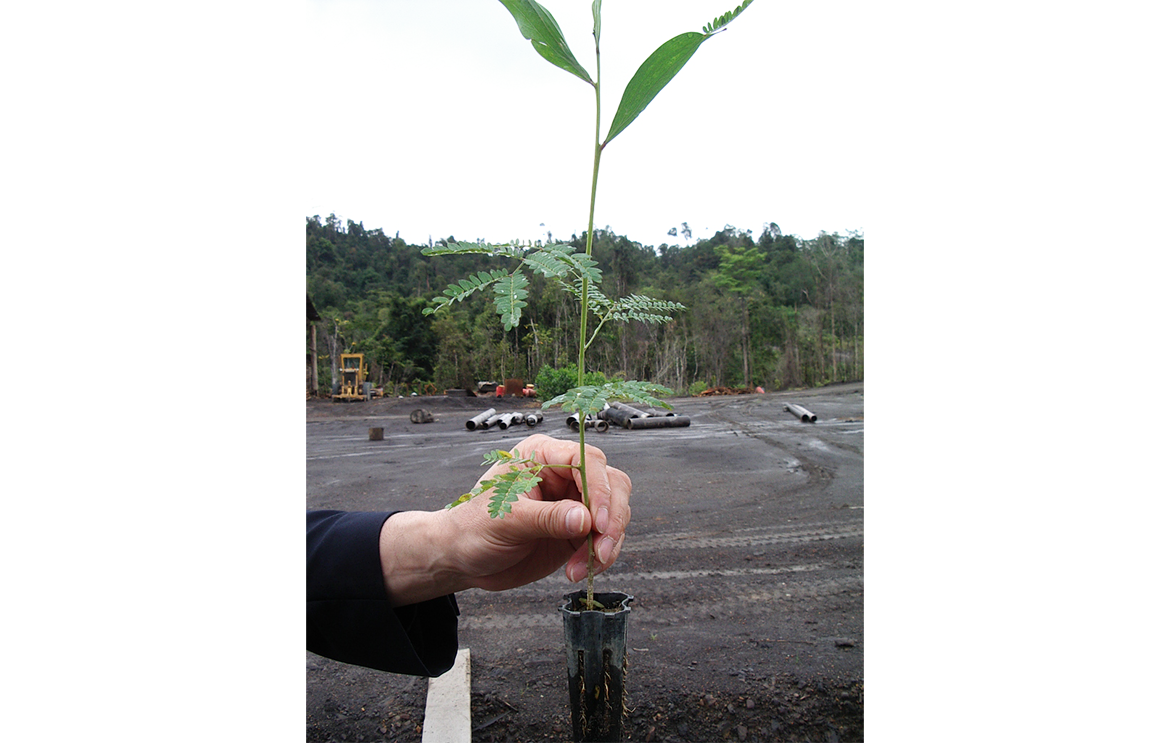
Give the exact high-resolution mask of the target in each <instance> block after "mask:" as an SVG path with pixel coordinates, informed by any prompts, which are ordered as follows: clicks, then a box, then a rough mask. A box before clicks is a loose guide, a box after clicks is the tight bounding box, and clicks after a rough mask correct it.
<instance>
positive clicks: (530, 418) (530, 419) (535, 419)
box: [524, 410, 544, 426]
mask: <svg viewBox="0 0 1170 743" xmlns="http://www.w3.org/2000/svg"><path fill="white" fill-rule="evenodd" d="M542 420H544V413H542V412H541V411H539V410H537V411H536V412H535V413H529V414H528V415H526V416H524V422H525V423H527V424H528V425H529V426H535V425H536V424H537V423H540V422H541V421H542Z"/></svg>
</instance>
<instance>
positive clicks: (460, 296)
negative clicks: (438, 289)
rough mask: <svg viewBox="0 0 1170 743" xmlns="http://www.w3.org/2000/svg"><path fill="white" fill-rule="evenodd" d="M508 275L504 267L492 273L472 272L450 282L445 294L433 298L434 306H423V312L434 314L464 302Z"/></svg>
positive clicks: (444, 291)
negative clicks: (457, 281) (463, 277)
mask: <svg viewBox="0 0 1170 743" xmlns="http://www.w3.org/2000/svg"><path fill="white" fill-rule="evenodd" d="M506 276H508V272H507V271H504V270H502V269H496V270H494V271H491V272H490V273H489V272H487V271H480V272H479V273H473V274H471V276H469V277H467V278H466V279H459V283H457V284H448V285H447V288H446V289H444V290H443V294H444V296H442V297H435V298H434V299H432V300H431V302H433V303H434V306H433V307H425V308H423V314H424V315H432V314H434V313H435V312H438V311H439V310H441V309H443V308H444V307H450V306H451V305H453V304H455V303H456V302H462V301H463V300H464V299H467V298H468V297H470V296H471V295H472V294H474V293H475V292H477V291H479V290H481V289H486V288H487V287H489V286H491V285H492V284H493V283H495V282H496V281H499V280H500V279H503V278H505V277H506Z"/></svg>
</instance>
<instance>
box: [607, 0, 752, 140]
mask: <svg viewBox="0 0 1170 743" xmlns="http://www.w3.org/2000/svg"><path fill="white" fill-rule="evenodd" d="M751 4H752V0H745V2H744V3H743V5H740V6H739V7H738V8H736V9H735V10H732V11H729V12H727V13H724V14H723V15H721V16H719V17H718V18H716V19H715V20H713V21H712V22H711V23H709V24H707V25H706V26H704V27H703V33H697V32H694V31H690V32H687V33H685V34H679V35H678V36H675V37H674V38H673V39H671V40H670V41H668V42H666V43H665V44H663V45H662V46H660V47H658V48H657V49H655V50H654V53H653V54H651V55H650V56H649V57H647V58H646V61H645V62H643V63H642V66H641V67H639V68H638V71H637V72H635V73H634V76H633V77H632V78H631V79H630V82H629V84H627V85H626V90H625V92H624V93H622V100H621V103H619V104H618V109H617V113H615V114H614V117H613V124H611V125H610V127H609V134H608V135H606V137H605V142H603V143H602V146H604V145H606V144H609V143H610V142H611V141H613V138H614V137H616V136H617V135H618V134H621V133H622V131H623V130H624V129H625V128H626V127H627V126H629V125H630V124H632V123H634V119H636V118H638V116H640V115H641V113H642V112H643V111H645V110H646V107H647V106H649V105H650V101H652V100H654V97H655V96H657V95H658V94H659V93H660V92H662V89H663V88H665V87H666V84H667V83H669V82H670V81H671V80H673V79H674V76H675V75H677V74H678V72H679V70H681V69H682V68H683V65H685V64H686V63H687V62H688V61H690V59H691V57H692V56H693V55H694V53H695V52H696V51H698V49H699V47H700V46H701V45H702V43H703V42H704V41H706V40H707V39H709V38H711V36H712V35H714V34H715V33H717V32H718V31H720V30H722V29H723V28H724V27H725V26H726V25H727V24H728V23H731V21H732V20H734V19H735V18H736V17H737V16H738V15H739V14H740V13H742V12H743V11H744V9H745V8H747V6H749V5H751Z"/></svg>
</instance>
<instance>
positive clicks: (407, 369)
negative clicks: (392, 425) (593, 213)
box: [305, 215, 865, 394]
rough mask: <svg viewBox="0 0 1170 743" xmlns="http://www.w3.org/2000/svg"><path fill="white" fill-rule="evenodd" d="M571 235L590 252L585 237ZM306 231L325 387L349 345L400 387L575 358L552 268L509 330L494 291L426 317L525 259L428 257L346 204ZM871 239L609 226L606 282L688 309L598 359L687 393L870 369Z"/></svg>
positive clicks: (604, 350) (609, 369)
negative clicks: (346, 209) (642, 234)
mask: <svg viewBox="0 0 1170 743" xmlns="http://www.w3.org/2000/svg"><path fill="white" fill-rule="evenodd" d="M685 227H686V226H685V224H684V231H683V234H684V236H686V237H689V230H686V229H685ZM672 232H673V231H672ZM454 239H455V237H454V236H452V237H450V238H448V240H452V241H453V240H454ZM461 239H464V240H466V239H468V238H467V237H466V236H464V237H463V238H461ZM440 242H442V241H440ZM570 242H571V244H572V245H574V246H575V247H577V248H579V249H580V250H582V251H583V250H584V244H585V238H584V236H583V235H581V236H574V238H573V240H571V241H570ZM687 242H689V241H687ZM305 243H306V266H307V288H308V294H309V297H310V298H311V299H312V301H313V304H314V305H315V306H316V308H317V310H318V312H319V313H320V315H321V317H322V318H324V319H323V320H321V321H320V323H318V330H317V335H318V354H319V357H318V368H319V374H320V389H321V392H323V393H327V392H328V390H329V386H330V380H331V358H332V359H336V355H337V354H339V353H345V352H359V353H364V354H366V358H367V360H368V361H369V362H370V372H371V381H373V382H374V384H375V385H378V386H381V385H386V387H387V392H388V393H389V392H390V386H391V385H396V386H397V388H398V393H399V394H401V393H402V392H404V391H407V390H414V391H419V390H421V389H423V388H424V386H425V385H426V384H427V383H430V384H433V385H434V386H435V388H436V389H438V390H443V389H447V388H453V387H471V386H473V385H474V384H475V382H477V381H478V380H487V379H494V380H501V379H503V378H505V377H516V378H519V379H523V380H525V381H533V380H535V378H536V376H537V373H538V371H539V370H540V369H541V368H542V367H543V366H545V365H547V366H550V367H552V368H563V367H567V366H570V365H574V366H575V362H576V350H575V349H576V337H575V331H576V326H575V323H576V322H577V320H575V319H574V318H575V317H577V314H576V313H577V311H578V309H579V305H578V304H577V303H576V302H575V301H573V300H572V299H571V298H570V297H569V296H568V295H567V294H565V293H564V292H563V291H562V290H561V289H560V288H559V287H558V286H557V285H556V284H554V283H553V282H551V281H545V280H543V279H542V278H541V277H539V276H534V277H533V283H532V286H531V287H530V290H529V297H528V301H529V306H528V308H527V309H526V310H525V314H524V317H523V319H522V321H521V324H520V326H519V327H517V328H515V329H513V330H512V331H510V332H507V333H505V332H504V330H503V326H502V325H501V323H500V320H499V316H498V315H497V314H496V312H495V310H494V308H493V307H492V305H491V297H490V296H489V295H488V294H487V293H485V292H479V293H477V294H475V295H473V296H472V297H471V298H469V299H468V300H467V301H465V302H463V303H461V304H458V305H455V306H454V307H452V308H450V309H447V310H442V311H440V312H439V313H437V314H434V315H430V316H424V315H423V314H422V310H423V308H424V307H426V306H427V305H428V304H429V302H430V299H431V298H432V297H434V296H437V295H438V294H440V293H442V291H443V289H445V288H446V287H447V284H449V283H453V282H457V281H458V280H459V279H461V278H465V277H467V275H468V274H471V273H473V272H477V271H481V270H488V269H492V268H511V266H508V265H505V264H504V263H503V262H501V261H500V260H499V259H492V258H490V257H487V256H480V255H458V256H441V257H434V258H428V257H426V256H423V255H422V254H421V252H420V251H421V249H422V248H423V247H425V246H418V245H407V244H406V243H405V241H403V240H401V239H399V238H398V237H397V236H396V235H395V236H393V237H391V236H389V235H387V234H385V232H384V231H383V230H382V229H374V230H367V229H366V228H365V227H364V226H363V225H362V224H361V223H360V222H358V223H355V222H353V221H347V223H346V224H341V222H340V220H338V219H337V218H336V217H335V216H333V215H330V216H329V217H327V218H326V219H324V220H322V219H321V218H320V217H319V216H314V217H310V218H308V219H307V221H306V226H305ZM864 244H865V241H864V238H863V237H862V236H861V235H856V234H850V235H847V236H844V237H842V236H840V235H837V234H832V235H829V234H824V233H822V234H821V235H820V236H819V237H817V238H815V239H811V240H805V239H800V238H797V237H794V236H792V235H784V234H781V231H780V229H779V227H777V225H776V224H775V223H772V224H770V225H768V226H767V227H766V228H765V229H764V230H763V233H762V234H760V235H758V236H753V235H752V231H751V230H746V231H741V230H738V229H736V228H735V227H732V226H730V225H729V226H727V227H725V228H724V229H723V230H721V231H720V232H717V233H716V234H715V235H714V236H713V237H711V238H709V239H705V240H699V241H697V242H695V243H694V244H693V245H688V244H684V245H667V244H665V243H663V244H662V245H659V246H658V247H651V246H645V245H641V244H639V243H636V242H632V241H630V240H629V239H627V238H625V237H623V236H620V235H615V234H613V233H612V232H610V231H607V230H606V231H603V230H599V231H598V232H597V234H596V235H595V236H594V242H593V257H594V258H595V259H596V260H597V261H598V262H599V264H600V268H601V270H602V271H603V272H604V282H603V285H602V288H603V290H604V291H605V293H606V294H608V295H609V296H611V297H618V296H625V295H628V294H647V295H650V296H652V297H655V298H658V299H667V300H671V301H674V302H680V303H682V304H684V305H686V307H687V311H686V312H683V313H681V314H679V315H678V316H677V318H676V319H675V320H674V321H673V322H671V323H669V324H666V325H653V326H644V325H641V324H638V323H631V324H628V325H625V324H620V323H611V324H608V325H606V326H605V327H603V329H602V334H601V335H600V336H599V337H598V339H597V341H595V342H594V345H593V346H592V347H591V348H590V351H589V358H588V360H587V365H588V366H589V371H599V372H601V373H602V374H604V375H606V376H607V377H610V378H613V377H621V378H623V379H639V380H646V381H651V382H656V383H659V384H663V385H666V386H668V387H671V388H673V389H675V390H677V391H679V392H680V393H686V392H688V391H694V390H699V389H703V388H706V387H711V386H733V387H741V386H750V387H755V386H763V387H764V388H765V389H769V390H777V389H786V388H791V387H809V386H817V385H821V384H826V383H830V382H836V381H846V380H856V379H861V378H862V377H863V372H864V350H865V349H864V333H863V328H864V324H863V320H864V313H863V294H864V291H863V289H864V274H863V253H864Z"/></svg>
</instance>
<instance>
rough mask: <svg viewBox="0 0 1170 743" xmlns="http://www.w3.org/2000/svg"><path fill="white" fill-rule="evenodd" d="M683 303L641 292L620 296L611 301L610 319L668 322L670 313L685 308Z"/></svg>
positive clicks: (670, 318) (671, 318)
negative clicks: (656, 297) (655, 297)
mask: <svg viewBox="0 0 1170 743" xmlns="http://www.w3.org/2000/svg"><path fill="white" fill-rule="evenodd" d="M685 309H686V307H685V306H684V305H681V304H679V303H678V302H670V301H667V300H665V299H654V298H653V297H647V296H645V295H642V294H631V295H630V296H628V297H622V298H621V299H619V300H617V301H616V302H614V303H613V314H612V315H611V317H612V319H614V320H620V321H622V322H629V321H630V320H639V321H641V322H645V323H652V324H654V323H659V324H660V323H668V322H670V321H671V320H673V319H674V318H673V317H671V316H670V314H660V313H672V312H681V311H683V310H685Z"/></svg>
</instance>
